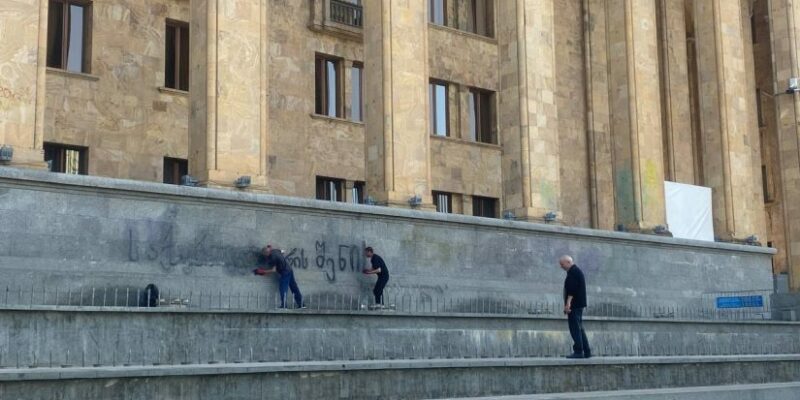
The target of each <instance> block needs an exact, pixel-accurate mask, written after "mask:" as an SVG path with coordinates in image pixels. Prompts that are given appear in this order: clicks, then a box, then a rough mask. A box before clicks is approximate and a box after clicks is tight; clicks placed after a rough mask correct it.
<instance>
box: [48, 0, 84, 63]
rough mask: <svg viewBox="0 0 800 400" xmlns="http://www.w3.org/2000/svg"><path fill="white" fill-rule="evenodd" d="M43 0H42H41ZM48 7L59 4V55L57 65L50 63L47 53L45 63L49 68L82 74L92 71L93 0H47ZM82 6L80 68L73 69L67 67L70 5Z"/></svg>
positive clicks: (49, 29)
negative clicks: (60, 18)
mask: <svg viewBox="0 0 800 400" xmlns="http://www.w3.org/2000/svg"><path fill="white" fill-rule="evenodd" d="M42 1H44V0H42ZM47 1H48V9H52V4H53V3H59V4H61V7H62V8H61V13H62V15H61V17H62V20H61V54H60V56H59V60H58V65H53V64H51V60H50V54H49V53H48V54H47V57H46V58H47V60H46V62H45V64H46V65H47V66H48V67H50V68H56V69H61V70H64V71H69V72H76V73H82V74H91V73H92V21H93V19H94V18H93V16H94V12H93V11H94V10H93V7H92V5H93V1H92V0H47ZM73 5H74V6H80V7H83V32H82V54H81V70H80V71H74V70H71V69H69V68H68V62H69V60H68V57H69V31H70V11H69V8H70V6H73ZM47 28H48V32H50V31H51V27H50V21H49V17H48V27H47ZM47 44H48V47H49V46H50V45H51V44H50V35H49V33H48V37H47Z"/></svg>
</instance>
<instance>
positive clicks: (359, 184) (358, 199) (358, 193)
mask: <svg viewBox="0 0 800 400" xmlns="http://www.w3.org/2000/svg"><path fill="white" fill-rule="evenodd" d="M366 188H367V183H366V182H363V181H355V182H353V187H352V188H350V199H349V200H350V202H351V203H354V204H364V199H365V198H366V196H365V195H364V194H365V191H366Z"/></svg>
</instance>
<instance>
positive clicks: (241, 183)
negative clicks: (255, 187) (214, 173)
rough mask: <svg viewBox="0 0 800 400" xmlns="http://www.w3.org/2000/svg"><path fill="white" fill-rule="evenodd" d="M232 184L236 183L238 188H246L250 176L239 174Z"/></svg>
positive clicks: (248, 184)
mask: <svg viewBox="0 0 800 400" xmlns="http://www.w3.org/2000/svg"><path fill="white" fill-rule="evenodd" d="M233 184H234V185H236V187H237V188H238V189H244V188H247V187H249V186H250V176H249V175H243V176H240V177H239V178H238V179H236V181H235V182H233Z"/></svg>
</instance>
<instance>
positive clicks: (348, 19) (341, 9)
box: [330, 0, 364, 28]
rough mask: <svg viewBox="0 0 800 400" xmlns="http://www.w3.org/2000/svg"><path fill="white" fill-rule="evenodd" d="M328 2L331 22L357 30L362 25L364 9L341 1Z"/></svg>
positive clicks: (331, 0) (332, 0)
mask: <svg viewBox="0 0 800 400" xmlns="http://www.w3.org/2000/svg"><path fill="white" fill-rule="evenodd" d="M330 2H331V9H330V12H331V14H330V18H331V21H333V22H338V23H340V24H345V25H350V26H355V27H358V28H360V27H362V26H363V25H364V9H363V8H362V7H361V6H360V5H358V4H353V3H349V2H346V1H341V0H330Z"/></svg>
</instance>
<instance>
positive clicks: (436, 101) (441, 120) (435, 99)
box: [429, 81, 450, 136]
mask: <svg viewBox="0 0 800 400" xmlns="http://www.w3.org/2000/svg"><path fill="white" fill-rule="evenodd" d="M429 91H430V103H431V134H432V135H436V136H449V135H450V134H449V132H448V125H449V124H448V123H447V122H448V121H447V120H448V118H449V110H448V109H447V83H444V82H439V81H431V83H430V85H429Z"/></svg>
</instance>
